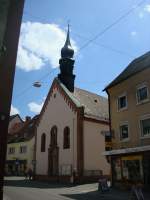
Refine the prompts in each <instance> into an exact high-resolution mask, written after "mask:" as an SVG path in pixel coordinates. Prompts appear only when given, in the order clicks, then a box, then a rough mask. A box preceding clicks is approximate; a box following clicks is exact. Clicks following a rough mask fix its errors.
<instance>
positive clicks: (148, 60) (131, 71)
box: [104, 52, 150, 90]
mask: <svg viewBox="0 0 150 200" xmlns="http://www.w3.org/2000/svg"><path fill="white" fill-rule="evenodd" d="M147 68H150V52H147V53H146V54H144V55H142V56H140V57H138V58H136V59H135V60H133V61H132V62H131V63H130V64H129V65H128V66H127V68H125V70H124V71H123V72H121V74H119V76H117V78H115V79H114V80H113V81H112V82H111V83H110V84H109V85H108V86H106V88H105V89H104V90H107V89H108V88H111V87H113V86H115V85H117V84H119V83H120V82H122V81H124V80H126V79H127V78H129V77H131V76H133V75H135V74H137V73H139V72H141V71H143V70H145V69H147Z"/></svg>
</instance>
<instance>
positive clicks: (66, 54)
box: [58, 25, 75, 92]
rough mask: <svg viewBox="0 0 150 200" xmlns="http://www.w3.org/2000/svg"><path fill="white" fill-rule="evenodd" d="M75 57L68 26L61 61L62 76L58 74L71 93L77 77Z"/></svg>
mask: <svg viewBox="0 0 150 200" xmlns="http://www.w3.org/2000/svg"><path fill="white" fill-rule="evenodd" d="M73 55H74V50H73V48H72V46H71V42H70V30H69V25H68V31H67V37H66V42H65V44H64V46H63V48H62V49H61V59H60V60H59V64H60V74H58V78H59V80H60V81H61V82H62V83H63V84H64V85H65V86H66V87H67V88H68V90H69V91H70V92H74V79H75V75H74V74H73V68H74V66H73V65H74V60H73Z"/></svg>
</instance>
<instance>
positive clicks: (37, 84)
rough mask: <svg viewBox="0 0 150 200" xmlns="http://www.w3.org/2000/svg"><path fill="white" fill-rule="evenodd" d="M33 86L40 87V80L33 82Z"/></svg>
mask: <svg viewBox="0 0 150 200" xmlns="http://www.w3.org/2000/svg"><path fill="white" fill-rule="evenodd" d="M33 86H34V87H37V88H39V87H41V83H40V82H39V81H36V82H34V83H33Z"/></svg>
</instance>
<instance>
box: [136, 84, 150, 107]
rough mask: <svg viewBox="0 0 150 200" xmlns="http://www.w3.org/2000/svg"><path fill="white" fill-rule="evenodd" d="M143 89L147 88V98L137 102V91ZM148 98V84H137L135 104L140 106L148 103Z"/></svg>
mask: <svg viewBox="0 0 150 200" xmlns="http://www.w3.org/2000/svg"><path fill="white" fill-rule="evenodd" d="M144 87H146V88H147V98H146V99H144V100H141V101H139V98H138V90H140V89H142V88H144ZM149 97H150V95H149V88H148V84H147V83H146V82H143V83H141V84H138V85H137V86H136V103H137V105H140V104H143V103H146V102H148V101H149V100H150V98H149Z"/></svg>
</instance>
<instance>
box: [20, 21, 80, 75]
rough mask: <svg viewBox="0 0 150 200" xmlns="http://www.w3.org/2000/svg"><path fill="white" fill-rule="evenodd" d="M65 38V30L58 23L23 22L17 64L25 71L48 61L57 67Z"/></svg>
mask: <svg viewBox="0 0 150 200" xmlns="http://www.w3.org/2000/svg"><path fill="white" fill-rule="evenodd" d="M65 39H66V33H65V31H63V30H62V29H61V28H60V27H59V26H58V25H57V24H43V23H39V22H24V23H22V26H21V34H20V39H19V47H18V56H17V66H18V67H19V68H21V69H23V70H24V71H31V70H39V69H41V68H42V67H43V66H44V65H45V64H46V63H49V64H50V65H51V66H52V67H53V68H55V67H57V66H58V63H59V58H60V50H61V48H62V47H63V45H64V43H65ZM71 43H72V46H73V48H74V50H75V52H77V45H76V43H75V41H74V40H71Z"/></svg>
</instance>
